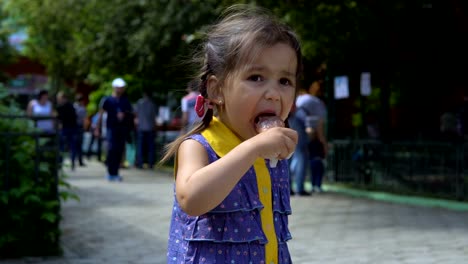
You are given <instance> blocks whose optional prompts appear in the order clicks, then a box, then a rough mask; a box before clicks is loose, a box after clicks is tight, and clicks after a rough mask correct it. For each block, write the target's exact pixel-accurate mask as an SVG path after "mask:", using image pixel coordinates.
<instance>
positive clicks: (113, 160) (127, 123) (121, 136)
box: [94, 78, 133, 181]
mask: <svg viewBox="0 0 468 264" xmlns="http://www.w3.org/2000/svg"><path fill="white" fill-rule="evenodd" d="M126 86H127V84H126V82H125V81H124V80H123V79H122V78H117V79H115V80H113V81H112V87H113V92H112V95H111V96H108V97H105V98H103V100H102V101H101V104H100V110H99V117H98V122H97V123H98V125H97V128H96V129H95V131H94V132H95V135H96V136H99V135H100V131H101V127H102V116H103V114H104V112H106V113H107V120H106V126H107V132H106V139H107V157H106V165H107V173H108V174H107V176H106V178H107V180H109V181H122V180H123V179H122V177H121V176H120V175H119V167H120V163H121V161H122V155H123V153H124V148H125V142H126V140H127V138H128V135H129V133H130V129H131V128H132V127H133V107H132V105H131V104H130V102H129V101H128V99H127V97H125V96H124V92H125V87H126Z"/></svg>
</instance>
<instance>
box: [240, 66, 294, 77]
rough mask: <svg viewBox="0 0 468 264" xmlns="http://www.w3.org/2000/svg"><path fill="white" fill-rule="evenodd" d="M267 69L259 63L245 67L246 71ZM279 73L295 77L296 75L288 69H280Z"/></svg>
mask: <svg viewBox="0 0 468 264" xmlns="http://www.w3.org/2000/svg"><path fill="white" fill-rule="evenodd" d="M267 70H268V69H266V68H265V67H263V66H259V65H250V66H248V67H247V68H246V72H251V71H259V72H262V71H267ZM281 75H285V76H286V77H290V78H292V77H295V76H296V75H295V74H294V73H292V72H290V71H286V70H282V71H281Z"/></svg>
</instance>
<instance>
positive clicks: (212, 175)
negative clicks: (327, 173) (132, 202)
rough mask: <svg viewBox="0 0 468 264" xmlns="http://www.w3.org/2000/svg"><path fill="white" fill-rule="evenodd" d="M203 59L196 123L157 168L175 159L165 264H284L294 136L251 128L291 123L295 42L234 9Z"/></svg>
mask: <svg viewBox="0 0 468 264" xmlns="http://www.w3.org/2000/svg"><path fill="white" fill-rule="evenodd" d="M200 58H201V60H200V61H203V62H202V65H201V66H202V67H201V74H200V76H199V78H200V80H201V82H200V86H199V92H200V94H201V95H200V96H199V97H198V98H197V104H196V106H195V108H196V110H197V112H198V115H199V116H200V117H202V122H201V123H200V124H199V125H198V126H197V127H195V128H194V129H193V130H192V131H190V132H188V133H187V134H186V135H183V136H181V137H180V138H178V139H176V140H175V141H174V142H173V143H171V144H170V145H169V146H168V147H167V153H166V155H165V157H164V158H163V160H162V162H164V161H166V160H168V159H169V158H170V157H172V156H173V155H176V159H175V177H176V178H175V192H174V193H175V201H174V206H173V212H172V220H171V227H170V235H169V244H168V253H167V262H168V263H255V264H256V263H267V264H270V263H291V257H290V254H289V251H288V247H287V244H286V241H288V240H289V239H291V234H290V233H289V230H288V215H289V214H291V206H290V201H289V198H290V197H289V195H290V193H289V172H288V162H287V160H286V159H287V158H288V157H289V156H290V155H291V153H292V152H293V151H294V149H295V146H296V144H297V133H296V132H295V131H294V130H292V129H289V128H285V127H273V128H270V129H267V130H265V131H261V130H260V129H259V128H258V123H259V122H260V121H262V120H264V119H268V118H274V117H276V118H280V119H281V120H282V121H284V120H285V119H286V118H287V116H288V113H289V111H290V109H291V107H292V105H293V101H294V98H295V92H296V82H297V78H298V75H299V73H300V70H301V50H300V45H299V42H298V39H297V37H296V35H295V34H294V33H293V32H292V31H291V30H290V29H289V28H288V27H286V26H285V25H283V24H281V23H279V22H278V21H277V20H276V19H274V18H273V17H272V16H270V15H269V14H268V13H267V12H266V11H265V10H262V9H254V10H252V7H250V8H249V10H247V9H242V8H241V9H239V8H236V9H231V10H230V12H228V13H227V14H226V15H225V16H224V19H223V20H221V21H220V22H219V23H218V24H217V25H215V26H214V27H213V28H212V29H211V30H210V32H209V34H208V36H207V40H206V43H205V45H204V46H203V50H202V52H201V54H200ZM281 123H282V122H281ZM272 160H279V162H278V164H277V165H273V164H274V162H271V161H272ZM270 164H271V165H270Z"/></svg>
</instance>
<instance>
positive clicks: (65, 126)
mask: <svg viewBox="0 0 468 264" xmlns="http://www.w3.org/2000/svg"><path fill="white" fill-rule="evenodd" d="M57 119H58V120H59V122H60V149H61V151H62V152H63V151H64V150H65V143H66V144H67V146H68V150H69V152H70V159H71V169H72V170H74V169H75V159H76V154H77V144H76V143H77V136H78V125H77V115H76V111H75V108H74V107H73V104H72V103H71V102H70V101H68V98H67V95H66V94H65V93H64V92H59V93H58V94H57Z"/></svg>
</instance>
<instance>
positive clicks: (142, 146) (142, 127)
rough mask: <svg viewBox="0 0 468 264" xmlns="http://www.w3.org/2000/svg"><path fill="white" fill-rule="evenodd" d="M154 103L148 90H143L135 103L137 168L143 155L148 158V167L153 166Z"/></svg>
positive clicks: (154, 136)
mask: <svg viewBox="0 0 468 264" xmlns="http://www.w3.org/2000/svg"><path fill="white" fill-rule="evenodd" d="M156 109H157V108H156V105H155V104H154V102H153V101H152V100H151V98H150V93H149V91H147V90H145V91H143V97H142V98H140V100H138V102H137V103H136V105H135V125H136V128H137V162H136V166H137V168H143V160H144V157H145V156H147V158H148V167H149V168H150V169H152V168H153V166H154V160H155V159H154V158H155V144H154V140H155V139H156Z"/></svg>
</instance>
